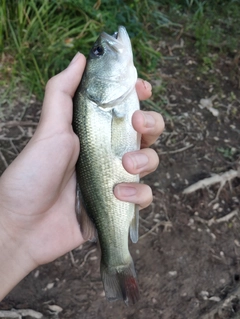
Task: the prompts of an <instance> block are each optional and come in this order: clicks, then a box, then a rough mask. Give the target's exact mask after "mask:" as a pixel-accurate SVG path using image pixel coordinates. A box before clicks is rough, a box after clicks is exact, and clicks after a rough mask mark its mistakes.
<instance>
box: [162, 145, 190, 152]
mask: <svg viewBox="0 0 240 319" xmlns="http://www.w3.org/2000/svg"><path fill="white" fill-rule="evenodd" d="M191 147H193V144H190V145H187V146H185V147H182V148H179V149H178V150H174V151H167V152H161V153H159V155H165V154H176V153H180V152H184V151H186V150H187V149H189V148H191Z"/></svg>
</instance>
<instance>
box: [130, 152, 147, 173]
mask: <svg viewBox="0 0 240 319" xmlns="http://www.w3.org/2000/svg"><path fill="white" fill-rule="evenodd" d="M128 156H129V157H130V158H131V160H132V164H133V167H134V168H135V169H138V168H142V167H144V166H146V164H147V163H148V157H147V155H146V154H142V153H131V154H128Z"/></svg>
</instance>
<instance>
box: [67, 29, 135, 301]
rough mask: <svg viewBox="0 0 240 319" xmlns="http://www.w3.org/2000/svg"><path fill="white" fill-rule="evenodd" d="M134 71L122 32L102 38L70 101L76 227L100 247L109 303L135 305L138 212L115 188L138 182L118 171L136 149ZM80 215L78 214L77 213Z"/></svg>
mask: <svg viewBox="0 0 240 319" xmlns="http://www.w3.org/2000/svg"><path fill="white" fill-rule="evenodd" d="M136 81H137V71H136V68H135V67H134V65H133V55H132V47H131V41H130V39H129V36H128V34H127V31H126V29H125V28H124V27H119V29H118V32H115V33H114V35H113V36H111V35H108V34H107V33H105V32H103V33H101V35H100V36H99V38H98V39H97V41H96V42H95V44H94V46H93V48H92V50H91V52H90V55H89V57H88V60H87V65H86V68H85V71H84V74H83V77H82V80H81V82H80V85H79V87H78V89H77V91H76V93H75V96H74V99H73V101H74V116H73V127H74V131H75V132H76V134H77V135H78V137H79V139H80V148H81V151H80V156H79V159H78V162H77V166H76V170H77V183H78V185H79V188H78V190H79V197H80V202H81V209H80V216H79V220H80V227H81V230H82V233H83V237H84V238H85V239H91V238H93V237H94V236H95V233H94V228H93V227H95V228H96V229H97V237H98V240H99V243H100V247H101V252H102V255H101V267H100V268H101V277H102V281H103V286H104V290H105V295H106V297H107V299H108V300H117V299H122V300H124V301H125V302H130V303H135V302H136V301H137V300H138V299H139V289H138V284H137V280H136V273H135V270H134V265H133V261H132V257H131V255H130V253H129V249H128V236H129V232H130V238H131V240H132V241H133V242H137V240H138V208H137V207H135V204H132V203H127V202H123V201H120V200H118V199H117V198H116V197H115V196H114V194H113V189H114V186H115V185H116V184H118V183H121V182H138V181H139V177H138V176H135V175H131V174H129V173H128V172H127V171H126V170H125V169H124V168H123V166H122V156H123V155H124V154H125V153H126V152H130V151H135V150H137V149H139V144H140V143H139V142H140V136H139V135H138V133H137V132H136V131H135V130H134V129H133V127H132V115H133V113H134V112H135V111H136V110H138V109H139V100H138V96H137V93H136V90H135V84H136ZM78 210H79V208H78Z"/></svg>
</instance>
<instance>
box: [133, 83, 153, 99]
mask: <svg viewBox="0 0 240 319" xmlns="http://www.w3.org/2000/svg"><path fill="white" fill-rule="evenodd" d="M136 91H137V94H138V98H139V100H141V101H143V100H146V99H148V98H149V97H150V96H151V95H152V85H151V84H150V83H149V82H148V81H145V80H143V79H137V82H136Z"/></svg>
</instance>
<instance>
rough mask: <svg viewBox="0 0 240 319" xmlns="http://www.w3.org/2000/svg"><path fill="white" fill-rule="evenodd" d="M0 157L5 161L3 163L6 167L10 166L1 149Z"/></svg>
mask: <svg viewBox="0 0 240 319" xmlns="http://www.w3.org/2000/svg"><path fill="white" fill-rule="evenodd" d="M0 158H1V160H2V161H3V164H4V165H5V167H6V168H8V163H7V161H6V158H5V157H4V155H3V153H2V152H1V151H0Z"/></svg>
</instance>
